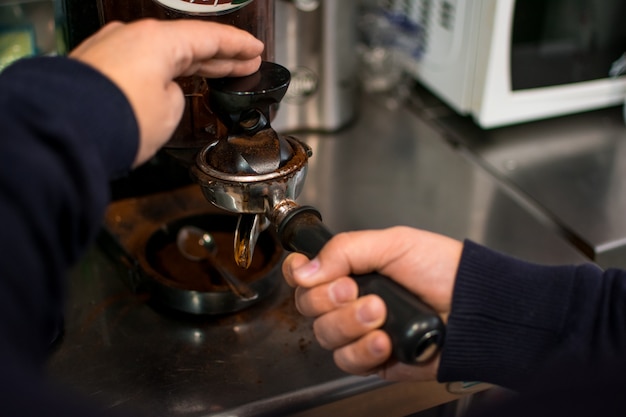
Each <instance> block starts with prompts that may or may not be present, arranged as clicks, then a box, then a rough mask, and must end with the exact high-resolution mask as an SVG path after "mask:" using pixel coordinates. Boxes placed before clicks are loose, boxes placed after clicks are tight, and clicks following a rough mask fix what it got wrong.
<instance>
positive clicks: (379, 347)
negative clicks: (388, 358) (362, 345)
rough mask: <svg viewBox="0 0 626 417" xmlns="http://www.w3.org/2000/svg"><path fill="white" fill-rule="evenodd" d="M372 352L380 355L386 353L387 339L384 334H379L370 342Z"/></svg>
mask: <svg viewBox="0 0 626 417" xmlns="http://www.w3.org/2000/svg"><path fill="white" fill-rule="evenodd" d="M369 349H370V352H372V354H373V355H374V356H380V355H382V354H383V353H385V349H386V341H385V339H384V337H383V336H382V335H378V336H377V337H375V338H374V339H373V340H372V341H371V342H370V344H369Z"/></svg>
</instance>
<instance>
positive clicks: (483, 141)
mask: <svg viewBox="0 0 626 417" xmlns="http://www.w3.org/2000/svg"><path fill="white" fill-rule="evenodd" d="M437 122H438V123H439V125H440V126H441V128H442V129H443V131H445V132H446V134H447V135H448V136H449V138H450V139H451V140H453V141H457V142H458V143H459V144H461V146H464V147H466V148H467V149H468V150H469V151H470V152H471V153H473V154H474V155H475V156H476V158H477V162H478V163H480V164H482V165H483V166H484V167H485V168H486V169H487V170H488V171H490V172H492V173H493V175H494V176H495V177H499V178H501V179H502V180H503V181H505V182H506V183H508V184H509V185H510V186H511V187H512V188H514V189H515V190H516V191H517V192H518V193H520V194H521V195H523V196H524V198H525V199H526V200H527V201H528V202H529V203H530V204H532V205H533V206H534V207H535V208H536V209H537V210H539V211H541V212H543V215H544V216H545V217H546V218H548V219H550V221H551V222H553V223H554V224H555V226H556V227H557V228H558V229H559V231H560V233H562V234H563V235H564V236H566V237H567V238H568V240H570V241H571V242H572V243H573V244H574V245H576V246H577V247H578V248H579V249H580V250H581V251H582V252H583V253H585V254H586V256H588V257H589V258H591V259H593V260H594V261H595V262H597V263H598V264H599V265H600V266H602V267H605V268H606V267H620V268H625V267H626V125H625V123H624V116H623V108H622V107H621V106H620V107H612V108H608V109H603V110H597V111H592V112H586V113H581V114H576V115H570V116H564V117H558V118H553V119H548V120H542V121H538V122H533V123H525V124H520V125H515V126H508V127H503V128H498V129H493V130H483V129H480V128H478V127H477V126H476V125H475V124H474V123H473V122H472V121H471V120H470V119H469V118H463V117H459V116H457V115H454V114H448V115H446V116H445V117H440V118H438V120H437Z"/></svg>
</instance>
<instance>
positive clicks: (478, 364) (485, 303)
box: [438, 241, 626, 390]
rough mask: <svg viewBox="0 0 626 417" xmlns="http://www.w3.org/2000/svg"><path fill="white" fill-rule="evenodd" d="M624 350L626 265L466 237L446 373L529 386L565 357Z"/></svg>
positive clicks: (580, 361)
mask: <svg viewBox="0 0 626 417" xmlns="http://www.w3.org/2000/svg"><path fill="white" fill-rule="evenodd" d="M623 352H626V272H624V271H621V270H616V269H610V270H606V271H603V270H601V269H600V268H598V267H597V266H595V265H594V264H591V263H590V264H583V265H567V266H545V265H536V264H533V263H529V262H525V261H523V260H520V259H516V258H514V257H510V256H507V255H504V254H501V253H498V252H495V251H493V250H490V249H488V248H485V247H483V246H481V245H478V244H476V243H474V242H471V241H466V242H465V246H464V250H463V255H462V258H461V262H460V265H459V270H458V272H457V278H456V283H455V288H454V293H453V300H452V310H451V314H450V316H449V321H448V333H447V336H446V341H445V346H444V348H443V350H442V357H441V365H440V368H439V374H438V379H439V380H440V381H455V380H465V381H483V382H489V383H494V384H497V385H501V386H505V387H508V388H513V389H517V390H524V389H525V387H526V386H527V385H529V382H530V381H532V380H533V379H536V378H537V376H539V375H543V376H545V371H546V370H548V369H550V368H555V369H556V368H557V367H558V366H557V364H560V365H561V366H562V365H564V364H567V363H569V364H575V366H574V368H576V367H578V368H579V369H583V368H585V369H588V368H591V367H592V365H593V363H594V362H597V363H598V364H600V363H608V362H610V361H612V360H613V359H615V358H619V356H620V354H622V355H623Z"/></svg>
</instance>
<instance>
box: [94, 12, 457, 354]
mask: <svg viewBox="0 0 626 417" xmlns="http://www.w3.org/2000/svg"><path fill="white" fill-rule="evenodd" d="M98 13H99V16H100V19H101V22H102V23H106V22H108V21H112V20H122V21H132V20H135V19H139V18H142V17H153V18H159V19H188V18H194V19H205V20H211V21H216V22H221V23H226V24H231V25H234V26H237V27H240V28H242V29H244V30H247V31H249V32H251V33H252V34H254V35H255V36H257V37H258V38H259V39H261V40H262V41H263V42H264V43H265V45H266V48H265V51H264V54H263V57H262V58H263V63H262V64H261V67H260V68H259V70H258V71H257V72H256V73H254V74H252V75H249V76H247V77H240V78H224V79H216V80H210V79H204V78H202V77H198V76H192V77H186V78H181V79H179V80H178V82H179V84H180V85H181V87H182V89H183V91H184V93H185V98H186V109H185V114H184V115H183V118H182V121H181V123H180V125H179V127H178V128H177V130H176V132H175V133H174V134H173V136H172V138H171V139H170V141H169V142H168V144H167V145H166V146H165V148H164V151H163V153H162V154H161V155H158V156H157V158H161V161H163V160H166V163H163V162H161V163H160V164H157V163H156V162H154V161H152V162H149V163H148V164H147V165H148V166H147V168H146V169H152V170H155V169H156V170H157V171H160V174H161V175H160V176H163V175H164V173H166V172H167V171H165V168H164V165H166V166H168V167H169V168H168V169H172V171H176V172H177V173H178V174H180V173H181V172H184V175H182V177H183V178H185V179H184V180H182V182H181V183H178V184H176V186H175V187H172V188H170V189H166V190H161V191H159V192H155V193H149V194H147V195H144V196H142V197H141V198H133V199H125V198H120V199H118V200H116V201H114V202H113V203H112V204H111V205H110V207H109V210H108V211H107V214H106V218H105V231H106V233H105V234H104V237H103V239H102V241H103V245H104V246H107V247H109V249H110V251H111V253H113V254H115V256H117V257H119V258H120V259H121V260H122V262H123V263H125V264H126V265H127V266H128V268H129V270H132V271H133V273H130V274H128V283H129V285H130V286H131V288H132V289H133V290H134V291H136V292H138V293H143V294H147V296H148V297H149V298H150V299H151V301H153V302H154V303H155V305H159V306H161V307H165V308H166V309H169V310H173V311H178V312H183V313H185V314H190V315H224V314H230V313H235V312H238V311H241V310H244V309H246V308H248V307H250V306H251V305H253V304H256V303H258V302H259V301H261V300H263V299H264V298H266V297H269V296H270V295H271V294H272V292H273V290H274V289H275V288H276V287H277V286H278V283H279V280H280V279H281V276H280V272H279V270H280V262H281V260H282V256H283V254H284V249H286V250H288V251H297V252H301V253H304V254H306V255H307V256H309V257H313V256H315V255H316V254H317V253H318V252H319V251H320V250H321V248H322V247H323V246H324V244H325V243H326V242H327V241H328V240H329V239H330V238H331V237H332V233H331V232H330V231H329V230H328V229H327V228H326V227H325V225H324V224H323V222H322V216H321V214H320V213H319V212H318V211H317V210H316V209H315V208H314V207H311V206H300V205H299V204H298V203H297V202H296V199H297V197H298V195H299V194H300V192H301V191H302V188H303V186H304V181H305V178H306V172H307V162H308V159H309V158H311V157H312V150H311V148H310V147H309V146H308V145H307V144H306V143H304V142H303V141H301V140H299V139H298V138H297V137H294V136H288V135H284V134H280V133H279V132H277V131H276V130H275V129H274V128H272V121H273V120H274V118H275V115H276V112H280V102H281V100H282V99H283V97H284V96H285V94H286V92H287V90H288V87H289V84H290V80H291V73H290V71H289V70H287V69H286V68H285V67H284V66H282V65H279V64H277V63H275V62H273V59H274V45H275V42H274V34H275V30H274V25H275V24H280V23H279V22H275V21H274V19H275V18H274V2H273V1H270V0H248V1H213V0H211V1H208V0H196V1H189V0H138V1H132V2H129V1H128V0H100V1H99V2H98ZM172 177H174V175H172ZM181 184H182V185H181ZM209 203H210V204H209ZM215 248H217V250H216V249H215ZM191 252H193V254H190V253H191ZM356 281H357V283H358V285H359V291H360V294H361V295H363V294H370V293H375V294H378V295H379V296H380V297H382V298H383V299H384V300H385V302H386V305H387V307H388V317H387V320H386V322H385V324H384V326H383V329H384V330H385V331H386V332H387V333H388V334H389V335H390V337H391V339H392V342H393V346H394V355H395V357H396V359H398V360H400V361H402V362H405V363H409V364H415V363H422V362H425V361H427V360H429V359H430V358H432V356H433V355H434V353H435V352H436V351H437V349H438V348H439V347H440V346H441V344H442V342H443V337H444V331H445V329H444V325H443V323H442V321H441V319H440V318H439V317H438V315H437V314H436V313H435V312H434V311H433V310H432V309H431V308H430V307H429V306H427V305H425V304H424V303H423V302H421V301H420V300H419V299H418V298H417V297H415V296H414V295H412V294H411V293H409V292H408V291H406V290H405V289H404V288H403V287H401V286H399V285H397V284H395V283H394V282H393V281H392V280H390V279H388V278H386V277H383V276H380V275H377V274H369V275H365V276H359V277H357V279H356Z"/></svg>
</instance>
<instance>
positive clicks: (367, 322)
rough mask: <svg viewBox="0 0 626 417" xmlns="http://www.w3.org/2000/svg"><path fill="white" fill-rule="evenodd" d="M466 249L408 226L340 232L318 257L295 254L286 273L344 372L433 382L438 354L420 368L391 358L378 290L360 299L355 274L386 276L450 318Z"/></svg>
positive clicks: (321, 339)
mask: <svg viewBox="0 0 626 417" xmlns="http://www.w3.org/2000/svg"><path fill="white" fill-rule="evenodd" d="M462 249H463V244H462V243H461V242H459V241H457V240H454V239H451V238H448V237H445V236H442V235H438V234H435V233H430V232H426V231H423V230H418V229H413V228H409V227H394V228H390V229H385V230H370V231H358V232H348V233H340V234H338V235H336V236H334V237H333V238H332V239H331V240H330V241H329V242H328V243H327V244H326V245H325V246H324V248H323V249H322V250H321V251H320V253H319V254H318V256H317V257H316V258H315V259H312V260H308V259H307V258H306V257H305V256H304V255H301V254H296V253H294V254H290V255H289V256H288V257H287V258H286V259H285V261H284V263H283V275H284V276H285V279H286V280H287V282H288V283H289V284H290V285H291V286H294V287H296V306H297V308H298V310H299V311H300V312H301V313H302V314H303V315H305V316H308V317H315V321H314V324H313V330H314V332H315V336H316V338H317V340H318V341H319V343H320V344H321V346H322V347H324V348H326V349H329V350H333V351H334V360H335V363H336V364H337V366H338V367H339V368H340V369H342V370H344V371H346V372H348V373H352V374H356V375H367V374H372V373H378V374H379V375H380V376H381V377H382V378H385V379H388V380H409V379H415V380H433V379H435V378H436V374H437V368H438V365H439V355H437V357H436V358H435V359H434V360H432V361H430V362H428V363H426V364H423V365H406V364H403V363H399V362H397V361H394V360H390V355H391V340H390V339H389V337H388V336H387V334H386V333H385V332H383V331H382V330H380V326H382V324H383V323H384V321H385V316H386V306H385V304H384V302H383V301H382V299H381V298H380V297H378V296H377V295H367V296H363V297H358V288H357V285H356V283H355V282H354V280H353V278H351V277H350V275H353V274H365V273H369V272H374V271H375V272H378V273H380V274H382V275H385V276H387V277H389V278H391V279H393V280H395V281H397V282H398V283H400V284H401V285H403V286H404V287H405V288H407V289H408V290H410V291H412V292H413V293H415V294H416V295H417V296H418V297H420V298H421V299H422V300H423V301H424V302H425V303H427V304H429V305H430V306H431V307H433V308H434V309H435V310H436V311H437V312H438V313H439V314H440V315H441V317H442V319H443V320H444V322H446V321H447V316H448V314H449V313H450V308H451V304H452V291H453V288H454V281H455V277H456V271H457V269H458V265H459V261H460V258H461V252H462Z"/></svg>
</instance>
